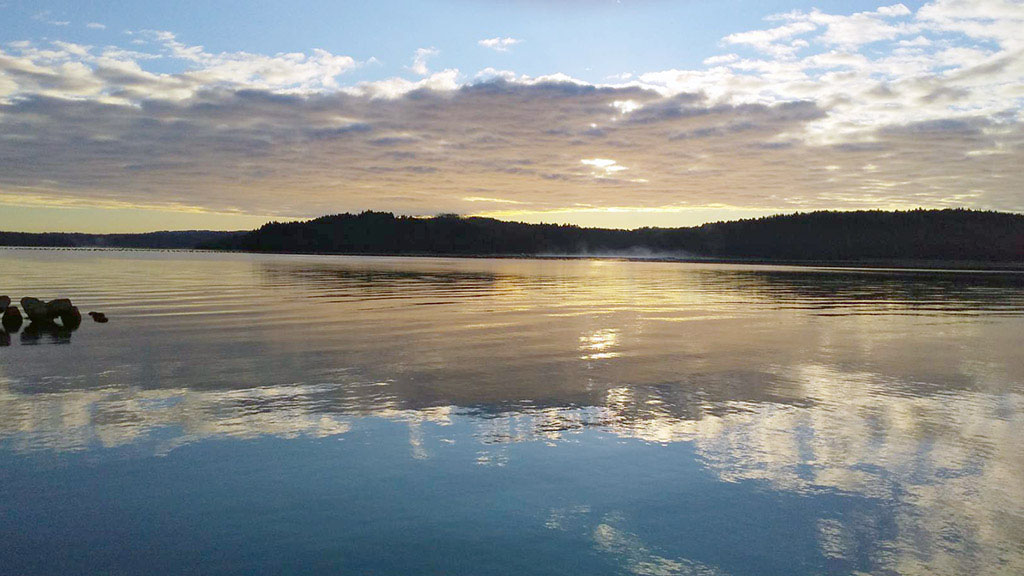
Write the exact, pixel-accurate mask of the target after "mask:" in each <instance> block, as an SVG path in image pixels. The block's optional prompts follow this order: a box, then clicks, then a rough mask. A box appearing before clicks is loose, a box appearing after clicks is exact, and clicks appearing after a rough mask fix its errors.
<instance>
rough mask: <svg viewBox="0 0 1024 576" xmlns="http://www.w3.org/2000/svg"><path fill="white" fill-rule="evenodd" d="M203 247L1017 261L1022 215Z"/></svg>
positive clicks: (333, 231)
mask: <svg viewBox="0 0 1024 576" xmlns="http://www.w3.org/2000/svg"><path fill="white" fill-rule="evenodd" d="M201 246H202V247H205V248H214V249H230V250H245V251H255V252H311V253H317V252H319V253H346V254H455V255H562V254H564V255H574V254H579V255H586V254H591V255H601V254H608V255H616V254H619V255H630V254H633V255H643V254H650V255H656V256H675V257H682V258H686V257H704V258H719V259H756V260H786V261H800V260H804V261H865V260H878V261H883V260H887V261H896V260H908V261H910V260H959V261H983V262H1013V263H1021V262H1024V215H1020V214H1008V213H1000V212H981V211H973V210H962V209H957V210H912V211H907V212H882V211H861V212H812V213H806V214H793V215H786V216H771V217H766V218H759V219H753V220H740V221H735V222H716V223H713V224H705V225H703V226H697V227H692V228H641V229H638V230H611V229H601V228H581V227H579V226H569V225H554V224H522V223H516V222H502V221H499V220H493V219H490V218H462V217H459V216H438V217H435V218H414V217H407V216H398V217H396V216H394V215H393V214H390V213H382V212H363V213H361V214H337V215H333V216H323V217H321V218H316V219H314V220H309V221H305V222H285V223H282V222H271V223H269V224H266V225H264V226H263V227H261V228H259V229H258V230H254V231H252V232H249V233H245V234H239V235H234V236H228V237H224V238H219V239H217V240H215V241H211V242H205V243H203V244H202V245H201Z"/></svg>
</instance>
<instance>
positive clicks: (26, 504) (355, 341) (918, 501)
mask: <svg viewBox="0 0 1024 576" xmlns="http://www.w3.org/2000/svg"><path fill="white" fill-rule="evenodd" d="M0 271H2V272H0V294H2V293H6V294H9V295H10V296H11V297H12V298H13V299H14V300H18V299H20V297H21V296H25V295H34V296H38V297H41V298H46V299H49V298H54V297H57V296H68V297H71V298H73V299H74V300H75V302H76V304H78V305H79V306H80V307H81V308H82V310H83V312H85V311H89V310H99V311H103V312H105V313H106V314H107V315H108V316H109V317H110V318H111V321H110V323H108V324H105V325H101V324H94V323H92V322H91V321H89V320H88V318H87V319H86V321H85V323H83V325H82V327H81V328H79V329H78V330H76V331H74V332H63V331H56V332H55V331H38V330H31V329H23V330H22V331H21V332H19V333H15V334H10V335H7V336H8V337H7V338H5V339H3V340H0V343H7V342H8V341H9V345H8V346H4V347H2V348H0V486H2V490H0V566H4V567H5V568H4V571H7V572H9V573H13V574H66V573H82V574H85V573H117V574H152V573H160V572H164V573H175V574H180V573H202V574H217V573H223V574H254V573H262V574H281V573H324V574H449V575H450V574H474V575H476V574H578V573H590V574H641V575H648V574H649V575H661V574H732V575H741V574H780V575H782V574H785V575H794V574H854V573H871V574H921V575H924V574H950V575H952V574H1017V573H1021V572H1022V571H1024V451H1022V450H1021V445H1022V443H1024V355H1022V354H1021V353H1020V350H1021V344H1022V343H1024V342H1022V341H1024V276H1021V275H1019V274H1013V273H962V272H948V271H947V272H924V271H885V270H881V271H880V270H828V269H812V268H786V267H771V266H731V265H710V264H709V265H699V264H680V263H664V262H621V261H609V260H489V259H425V258H362V257H337V256H331V257H315V256H267V255H241V254H210V253H189V252H148V251H138V252H133V251H87V250H19V249H3V250H0Z"/></svg>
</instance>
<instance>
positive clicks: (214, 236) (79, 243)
mask: <svg viewBox="0 0 1024 576" xmlns="http://www.w3.org/2000/svg"><path fill="white" fill-rule="evenodd" d="M238 234H239V232H217V231H212V230H182V231H177V232H146V233H142V234H78V233H70V232H44V233H34V232H3V231H0V246H35V247H48V248H195V247H196V246H198V245H200V244H205V243H209V242H214V241H217V240H225V239H227V238H230V237H231V236H234V235H238Z"/></svg>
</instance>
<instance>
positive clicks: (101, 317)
mask: <svg viewBox="0 0 1024 576" xmlns="http://www.w3.org/2000/svg"><path fill="white" fill-rule="evenodd" d="M89 316H92V319H93V320H95V321H96V322H99V323H100V324H106V323H107V315H106V314H104V313H103V312H89Z"/></svg>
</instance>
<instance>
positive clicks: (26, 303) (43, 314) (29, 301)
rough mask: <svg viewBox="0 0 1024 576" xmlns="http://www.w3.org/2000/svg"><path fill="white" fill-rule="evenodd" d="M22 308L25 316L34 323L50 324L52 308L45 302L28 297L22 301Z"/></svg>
mask: <svg viewBox="0 0 1024 576" xmlns="http://www.w3.org/2000/svg"><path fill="white" fill-rule="evenodd" d="M21 308H22V310H24V311H25V316H28V319H29V320H31V321H33V322H49V321H50V320H51V318H50V308H49V306H47V305H46V303H45V302H43V301H42V300H40V299H38V298H32V297H31V296H26V297H24V298H22V299H21Z"/></svg>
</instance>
